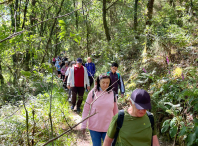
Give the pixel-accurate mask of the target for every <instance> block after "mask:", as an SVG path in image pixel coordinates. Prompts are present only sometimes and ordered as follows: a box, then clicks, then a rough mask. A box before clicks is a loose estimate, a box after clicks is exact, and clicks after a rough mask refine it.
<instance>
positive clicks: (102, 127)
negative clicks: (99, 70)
mask: <svg viewBox="0 0 198 146" xmlns="http://www.w3.org/2000/svg"><path fill="white" fill-rule="evenodd" d="M96 83H97V85H96V88H93V89H92V90H91V91H90V92H89V94H88V97H87V99H86V103H85V105H84V109H83V113H82V119H85V118H86V117H87V116H88V114H89V113H90V115H91V114H93V113H95V112H97V114H95V115H94V116H92V117H90V118H89V119H88V120H85V121H84V122H83V123H82V126H81V129H82V132H83V134H85V131H86V127H87V123H88V129H89V131H90V135H91V138H92V143H93V146H101V139H103V141H104V138H105V136H106V132H107V130H108V127H109V124H110V122H111V119H112V117H113V116H114V115H115V114H117V113H118V106H117V98H116V96H115V94H114V92H113V90H112V86H111V78H110V76H109V75H108V74H106V73H105V74H102V75H100V76H99V77H97V80H96ZM95 99H97V100H96V101H95V102H93V101H94V100H95ZM92 102H93V104H92V106H91V109H90V104H91V103H92ZM89 110H90V112H89Z"/></svg>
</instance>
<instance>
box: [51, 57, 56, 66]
mask: <svg viewBox="0 0 198 146" xmlns="http://www.w3.org/2000/svg"><path fill="white" fill-rule="evenodd" d="M52 63H53V64H54V65H55V63H56V59H55V57H53V59H52Z"/></svg>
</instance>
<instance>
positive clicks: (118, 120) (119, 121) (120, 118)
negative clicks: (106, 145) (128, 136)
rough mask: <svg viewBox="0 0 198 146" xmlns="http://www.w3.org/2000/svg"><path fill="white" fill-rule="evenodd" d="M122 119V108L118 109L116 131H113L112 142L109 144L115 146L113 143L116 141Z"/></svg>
mask: <svg viewBox="0 0 198 146" xmlns="http://www.w3.org/2000/svg"><path fill="white" fill-rule="evenodd" d="M123 121H124V110H119V112H118V119H117V127H116V132H115V135H114V139H113V142H112V144H111V146H115V144H116V141H117V138H118V134H119V132H120V129H121V127H122V124H123Z"/></svg>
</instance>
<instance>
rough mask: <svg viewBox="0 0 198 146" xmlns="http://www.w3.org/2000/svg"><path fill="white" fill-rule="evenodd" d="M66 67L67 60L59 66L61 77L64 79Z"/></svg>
mask: <svg viewBox="0 0 198 146" xmlns="http://www.w3.org/2000/svg"><path fill="white" fill-rule="evenodd" d="M67 69H68V62H67V61H66V62H65V65H63V66H62V68H61V79H62V80H64V79H65V73H66V71H67Z"/></svg>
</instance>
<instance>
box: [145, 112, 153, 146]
mask: <svg viewBox="0 0 198 146" xmlns="http://www.w3.org/2000/svg"><path fill="white" fill-rule="evenodd" d="M146 114H147V116H148V117H149V120H150V123H151V128H152V132H153V131H154V124H155V123H154V116H153V114H152V113H150V112H149V111H146ZM152 145H153V135H152V138H151V146H152Z"/></svg>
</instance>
